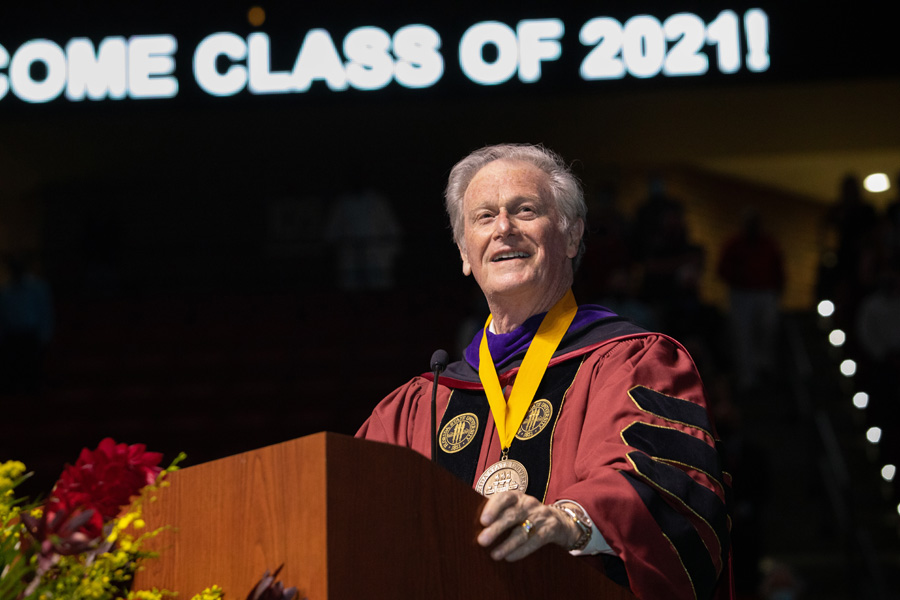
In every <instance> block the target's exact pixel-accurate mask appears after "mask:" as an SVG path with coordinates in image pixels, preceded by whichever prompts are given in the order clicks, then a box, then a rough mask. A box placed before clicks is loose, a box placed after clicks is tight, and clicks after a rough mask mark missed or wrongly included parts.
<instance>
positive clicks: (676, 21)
mask: <svg viewBox="0 0 900 600" xmlns="http://www.w3.org/2000/svg"><path fill="white" fill-rule="evenodd" d="M566 29H567V28H566V24H565V23H564V22H563V21H562V20H560V19H527V20H522V21H519V22H518V23H516V24H515V26H510V25H507V24H505V23H502V22H500V21H482V22H478V23H475V24H474V25H472V26H471V27H469V28H468V29H466V30H465V32H464V33H463V34H462V35H461V37H460V39H459V40H458V42H456V43H453V44H445V43H444V41H443V40H442V38H441V35H440V34H439V33H438V31H437V30H435V29H434V28H432V27H430V26H428V25H424V24H412V25H406V26H404V27H400V28H399V29H397V30H396V31H393V32H388V31H385V30H384V29H382V28H379V27H358V28H356V29H353V30H351V31H350V32H349V33H347V34H346V35H345V36H344V37H343V38H342V39H335V37H334V36H333V35H332V34H331V33H329V32H328V31H327V30H325V29H310V30H309V31H307V32H306V33H305V35H304V36H303V38H302V40H300V43H299V46H298V47H297V50H296V55H295V59H294V61H293V67H292V68H291V69H284V70H277V69H274V68H273V67H272V53H273V44H274V43H275V42H273V40H272V39H271V38H270V36H269V35H268V34H266V33H264V32H261V31H259V32H254V33H251V34H249V35H248V36H246V37H242V36H240V35H238V34H235V33H230V32H218V33H213V34H210V35H208V36H206V37H205V38H203V39H202V40H201V41H200V42H199V43H198V44H197V45H196V46H195V47H194V48H193V49H192V50H191V52H190V57H189V60H190V63H191V66H192V69H191V72H192V74H193V81H192V82H191V83H192V85H195V86H196V88H197V89H198V90H200V91H202V92H203V93H205V94H207V95H209V96H213V97H224V96H234V95H237V94H241V93H244V92H247V93H249V94H253V95H260V94H298V93H304V92H307V91H309V90H310V89H312V87H313V86H317V87H324V88H325V89H328V90H331V91H334V92H339V91H343V90H347V89H351V88H352V89H355V90H363V91H368V90H378V89H382V88H384V87H386V86H388V85H390V84H392V83H396V84H397V85H399V86H401V87H404V88H409V89H422V88H430V87H433V86H435V85H437V84H438V83H439V82H440V81H441V80H442V78H444V76H445V74H446V72H447V69H448V68H449V67H448V65H457V66H458V69H459V71H458V76H461V77H463V78H464V81H468V82H471V83H475V84H478V85H482V86H496V85H500V84H503V83H506V82H508V81H510V80H511V79H513V78H517V79H518V80H519V81H520V82H522V83H525V84H533V83H536V82H538V81H540V80H541V77H542V73H543V69H544V68H545V66H546V65H547V64H549V63H553V62H558V61H561V60H563V59H568V60H567V62H566V64H570V62H571V61H572V60H573V59H574V61H575V62H576V63H577V64H578V67H577V70H575V69H573V71H576V72H573V73H572V74H571V76H572V78H577V80H580V81H583V82H591V81H598V80H614V79H622V78H625V77H629V76H630V77H633V78H637V79H647V78H652V77H685V76H695V77H696V76H701V75H705V74H707V73H710V72H718V73H721V74H725V75H728V74H733V73H736V72H738V71H741V70H742V69H745V70H746V71H747V72H750V73H759V72H763V71H766V70H767V69H768V68H769V22H768V16H767V15H766V13H765V12H764V11H763V10H761V9H751V10H748V11H746V12H745V13H744V14H743V15H738V14H737V13H735V12H734V11H731V10H724V11H722V12H721V13H719V14H718V15H717V16H716V18H715V19H713V20H712V21H710V22H708V23H707V22H705V21H704V20H703V19H701V18H700V17H699V16H697V15H695V14H692V13H678V14H674V15H671V16H669V17H668V18H666V19H664V20H660V19H658V18H656V17H654V16H651V15H636V16H634V17H631V18H630V19H627V20H626V21H625V22H624V23H623V22H621V21H619V20H616V19H613V18H611V17H597V18H592V19H589V20H587V21H586V22H584V23H582V24H580V25H579V26H578V27H577V28H576V29H574V30H573V31H577V34H578V35H577V39H578V42H579V44H580V45H578V46H575V45H574V44H572V45H571V47H566V46H565V45H564V40H565V33H566ZM0 41H2V40H0ZM279 43H280V44H283V43H284V42H283V40H279ZM453 50H455V51H456V53H457V54H456V56H455V57H453V60H447V59H445V57H444V54H443V53H444V52H448V51H450V52H452V51H453ZM180 51H182V52H183V50H182V49H180V48H179V44H178V40H177V39H176V38H175V36H173V35H167V34H161V35H140V36H131V37H124V36H111V37H106V38H103V39H102V40H101V41H100V42H99V43H98V44H96V45H94V43H93V42H92V41H91V40H90V39H88V38H86V37H77V38H72V39H70V40H69V41H68V42H67V43H66V44H65V46H60V45H59V44H57V43H56V42H54V41H51V40H47V39H34V40H29V41H26V42H25V43H23V44H21V45H20V46H19V47H18V48H16V49H14V50H7V49H6V48H5V47H4V46H3V45H0V100H2V99H4V98H6V97H7V96H10V95H11V96H13V97H15V98H18V99H19V100H21V101H24V102H26V103H45V102H50V101H53V100H56V99H58V98H61V97H65V98H66V99H68V100H70V101H72V102H79V101H83V100H92V101H99V100H121V99H125V98H131V99H146V98H173V97H175V96H177V95H178V93H179V89H180V87H181V86H180V82H179V80H178V77H177V75H176V65H177V64H180V61H183V60H185V59H187V58H188V56H186V55H179V54H178V53H179V52H180ZM453 68H454V69H455V68H456V67H453Z"/></svg>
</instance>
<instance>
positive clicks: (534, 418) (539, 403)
mask: <svg viewBox="0 0 900 600" xmlns="http://www.w3.org/2000/svg"><path fill="white" fill-rule="evenodd" d="M552 416H553V405H552V404H550V401H549V400H544V399H541V400H535V401H534V402H532V403H531V407H530V408H529V409H528V414H526V415H525V419H524V420H523V421H522V424H521V425H520V426H519V431H517V432H516V438H517V439H520V440H530V439H531V438H533V437H534V436H536V435H537V434H539V433H540V432H542V431H543V430H544V427H546V426H547V423H549V422H550V417H552Z"/></svg>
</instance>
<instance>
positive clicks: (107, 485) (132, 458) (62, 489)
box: [47, 438, 162, 521]
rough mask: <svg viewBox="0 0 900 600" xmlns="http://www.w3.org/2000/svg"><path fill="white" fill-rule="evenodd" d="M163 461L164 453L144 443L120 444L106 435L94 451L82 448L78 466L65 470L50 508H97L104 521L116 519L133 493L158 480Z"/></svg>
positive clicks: (57, 484) (51, 509) (54, 490)
mask: <svg viewBox="0 0 900 600" xmlns="http://www.w3.org/2000/svg"><path fill="white" fill-rule="evenodd" d="M161 460H162V454H161V453H159V452H146V446H145V445H144V444H133V445H131V446H129V445H128V444H116V443H115V441H113V440H112V438H106V439H104V440H103V441H101V442H100V445H99V446H97V449H96V450H94V451H93V452H91V451H89V450H88V449H87V448H85V449H84V450H82V451H81V455H80V456H79V457H78V460H77V461H76V462H75V465H74V466H67V467H66V468H65V469H64V470H63V473H62V475H61V476H60V478H59V481H57V482H56V485H55V486H54V488H53V492H52V494H51V498H50V501H49V502H48V504H47V511H48V512H55V511H56V510H60V509H67V510H70V511H71V510H74V509H76V508H93V509H94V510H95V511H96V512H97V513H98V516H99V517H101V518H102V520H103V521H106V520H108V519H112V518H113V517H115V516H116V515H118V514H119V511H120V510H121V508H122V507H123V506H127V505H128V504H129V503H130V501H131V497H132V496H135V495H137V494H138V492H140V491H141V489H142V488H143V487H144V486H147V485H150V484H152V483H153V482H155V481H156V476H157V475H159V473H160V472H161V471H162V468H161V467H160V466H159V463H160V461H161Z"/></svg>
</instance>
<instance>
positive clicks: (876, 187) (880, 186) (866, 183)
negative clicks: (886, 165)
mask: <svg viewBox="0 0 900 600" xmlns="http://www.w3.org/2000/svg"><path fill="white" fill-rule="evenodd" d="M863 187H864V188H866V189H867V190H868V191H870V192H875V193H876V194H877V193H878V192H886V191H888V190H889V189H891V181H890V179H888V176H887V175H885V174H884V173H872V174H871V175H869V176H868V177H866V178H865V179H863Z"/></svg>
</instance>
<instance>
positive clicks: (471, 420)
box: [438, 413, 478, 454]
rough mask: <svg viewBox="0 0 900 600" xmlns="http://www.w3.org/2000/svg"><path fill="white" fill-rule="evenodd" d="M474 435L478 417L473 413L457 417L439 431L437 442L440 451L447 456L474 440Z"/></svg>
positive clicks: (476, 429)
mask: <svg viewBox="0 0 900 600" xmlns="http://www.w3.org/2000/svg"><path fill="white" fill-rule="evenodd" d="M476 433H478V417H477V416H475V414H474V413H463V414H461V415H457V416H455V417H453V418H452V419H450V422H449V423H447V424H446V425H444V428H443V429H441V435H440V436H439V440H438V441H439V442H440V445H441V450H443V451H444V452H446V453H447V454H453V453H454V452H459V451H460V450H462V449H463V448H465V447H466V446H468V445H469V442H471V441H472V440H473V439H475V434H476Z"/></svg>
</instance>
